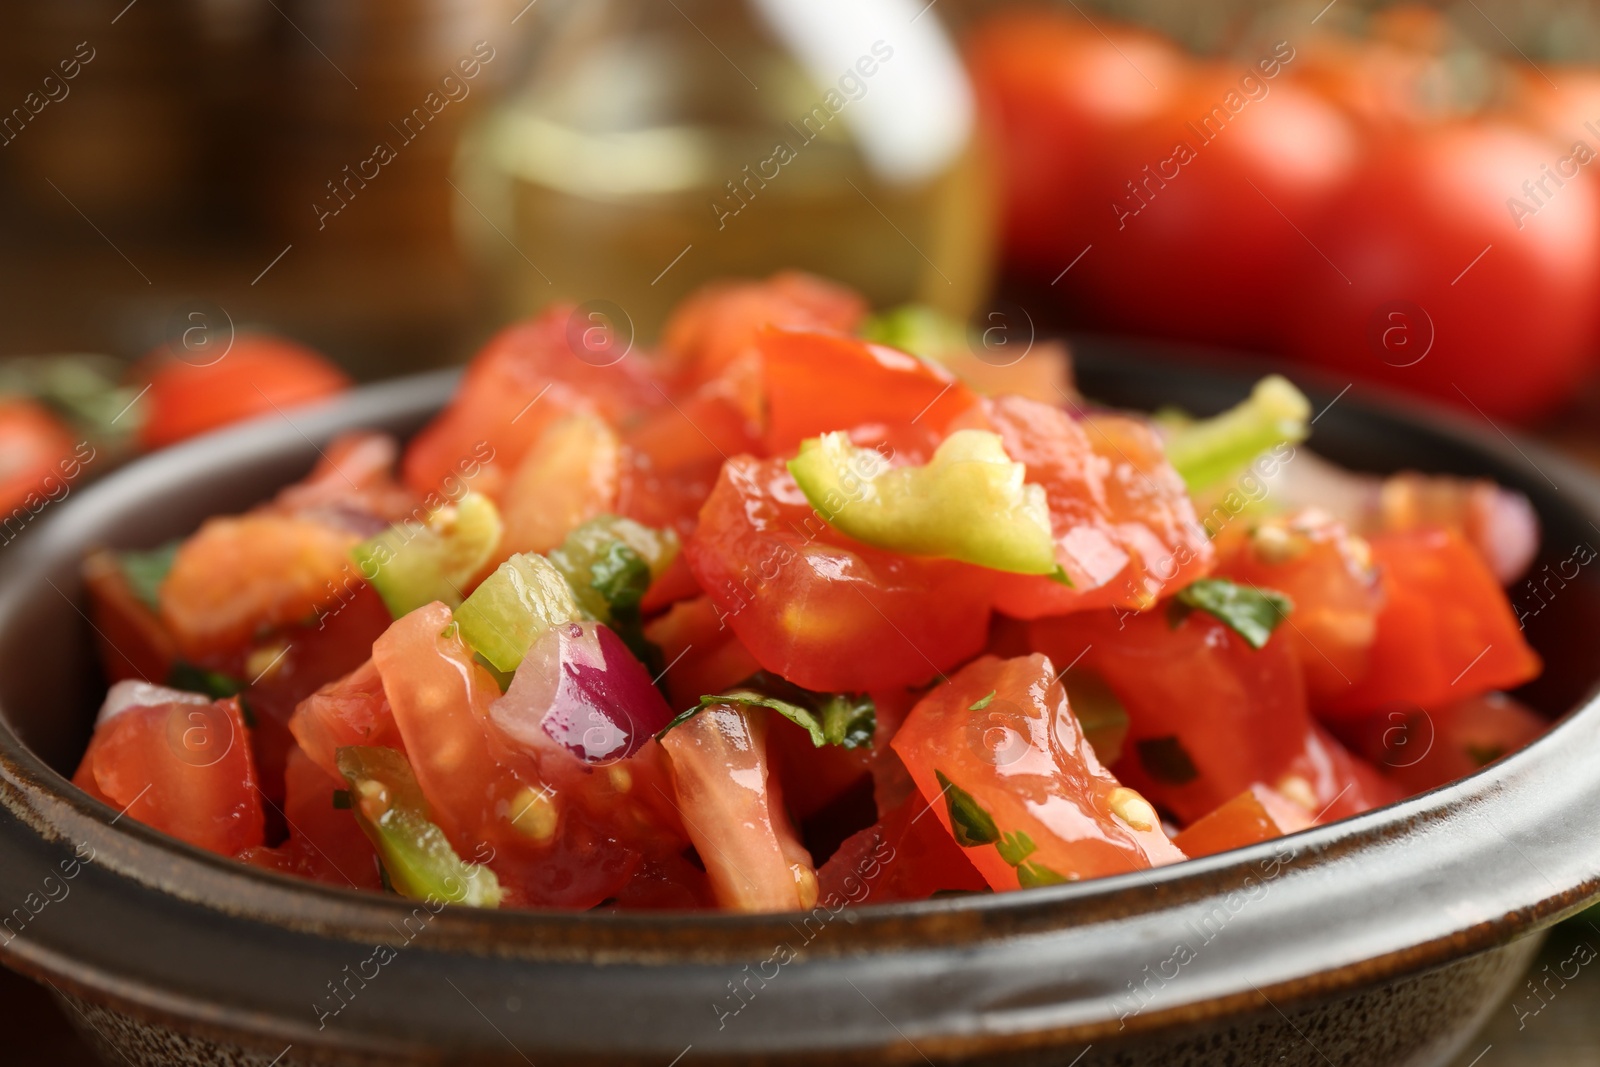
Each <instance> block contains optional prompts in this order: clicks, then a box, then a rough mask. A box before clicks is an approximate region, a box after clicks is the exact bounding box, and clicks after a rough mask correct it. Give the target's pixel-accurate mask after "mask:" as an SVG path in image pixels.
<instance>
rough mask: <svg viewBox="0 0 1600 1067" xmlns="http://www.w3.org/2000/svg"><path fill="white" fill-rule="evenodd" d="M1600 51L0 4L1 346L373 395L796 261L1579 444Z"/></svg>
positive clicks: (1108, 8) (1003, 7)
mask: <svg viewBox="0 0 1600 1067" xmlns="http://www.w3.org/2000/svg"><path fill="white" fill-rule="evenodd" d="M1596 58H1600V13H1597V12H1596V11H1595V10H1593V9H1591V8H1590V7H1588V6H1586V5H1557V4H1553V3H1538V4H1527V3H1520V4H1511V3H1503V2H1492V0H1461V2H1459V3H1446V4H1440V5H1437V6H1425V5H1418V4H1391V5H1385V4H1372V3H1358V2H1354V0H1335V2H1332V3H1327V2H1326V0H1311V2H1310V3H1307V4H1293V3H1290V4H1283V3H1251V2H1232V3H1211V4H1206V5H1193V4H1179V3H1166V2H1160V0H1149V2H1126V0H1123V2H1114V3H1093V4H1090V3H1083V4H1079V3H1075V2H1072V0H1067V2H1065V3H1060V4H1055V5H1051V4H1040V3H1034V4H1022V3H1005V2H1000V0H990V2H983V0H933V2H932V3H928V2H927V0H872V2H871V3H849V2H844V0H825V2H817V3H811V4H802V3H796V2H794V0H582V2H577V0H531V2H530V0H387V2H384V3H377V2H375V0H365V2H363V0H342V2H320V3H312V2H309V0H131V2H130V0H59V2H55V3H51V4H47V5H45V4H35V5H14V6H13V10H12V11H11V12H10V13H9V17H8V26H7V30H6V33H5V34H4V35H3V37H0V234H3V235H4V238H3V241H0V286H3V290H0V291H3V292H4V294H5V296H4V311H5V313H4V315H3V316H0V355H30V354H44V353H59V352H87V353H103V354H106V355H109V356H112V357H115V358H116V359H117V360H120V361H123V363H127V362H129V361H132V360H135V359H136V358H138V357H140V356H142V355H144V354H146V353H148V352H150V351H151V350H152V349H154V348H157V347H158V346H162V345H167V346H168V347H171V346H172V345H174V344H178V343H181V344H182V345H184V346H186V347H187V348H189V350H191V351H193V350H195V348H196V346H197V345H201V344H204V343H207V342H211V343H218V344H220V343H222V342H223V341H224V340H225V339H226V338H228V337H231V336H232V335H233V334H234V333H235V332H236V331H240V330H245V329H249V328H257V329H265V330H269V331H271V332H274V333H277V334H281V335H284V336H286V337H288V338H292V339H294V340H296V341H299V342H301V343H304V344H307V345H310V346H311V347H312V348H314V349H317V350H320V351H321V352H323V353H326V354H327V355H328V356H329V357H331V358H332V359H333V360H334V361H336V362H337V363H339V364H340V365H342V366H343V367H344V368H345V369H346V370H347V371H348V372H349V373H350V374H352V375H353V376H354V377H355V378H357V379H371V378H378V377H384V376H389V375H394V374H399V373H403V372H406V371H410V370H415V369H418V368H422V367H428V366H434V365H439V364H444V363H450V362H457V361H460V360H462V359H464V358H466V356H468V355H470V353H471V351H472V350H473V348H474V346H475V345H476V344H478V343H479V342H481V341H482V339H483V338H484V337H486V336H487V334H488V333H489V332H491V331H492V329H493V328H494V327H495V326H497V325H499V324H501V323H503V322H505V321H507V320H509V319H511V318H513V317H516V316H519V315H525V314H527V313H529V312H531V311H533V310H536V309H537V308H539V307H540V306H542V305H543V304H544V303H546V302H547V301H550V300H553V299H568V300H572V301H574V302H583V301H591V300H600V301H606V302H608V303H607V305H606V306H607V307H609V308H612V309H614V315H613V317H617V316H620V317H619V318H618V321H617V323H616V324H615V325H616V328H617V329H619V330H625V331H633V332H636V333H637V334H638V336H640V337H641V338H642V339H643V340H644V341H646V342H648V341H650V340H651V339H652V338H653V335H654V332H655V331H656V329H657V328H658V327H659V325H660V323H661V321H662V319H663V317H664V314H665V311H666V309H667V308H669V307H670V306H671V305H672V303H674V302H675V301H676V300H678V299H680V298H681V297H682V296H683V295H684V294H686V293H687V292H689V291H690V290H691V289H693V288H694V287H695V286H696V285H697V284H699V283H701V282H703V281H705V280H706V279H708V278H713V277H718V276H723V275H728V274H745V275H764V274H767V273H770V272H772V271H773V270H776V269H779V268H785V267H801V268H804V269H808V270H812V271H816V272H818V273H822V274H825V275H829V276H832V277H835V278H838V279H840V280H842V281H845V282H848V283H850V284H852V285H855V286H857V287H859V288H860V289H862V290H863V291H864V292H865V293H866V294H867V295H868V297H869V298H871V299H872V300H873V301H874V302H875V303H878V304H880V305H887V304H895V303H902V302H907V301H919V302H923V303H928V304H932V305H934V306H935V307H937V308H939V309H941V310H944V311H948V312H951V313H955V314H958V315H965V316H973V315H977V316H979V317H980V318H981V317H982V316H983V314H984V313H986V312H988V311H990V310H992V309H993V308H995V307H999V306H1002V305H1003V306H1005V307H1007V308H1010V309H1012V312H1013V315H1014V313H1015V311H1016V309H1019V308H1020V309H1022V310H1024V311H1025V313H1026V316H1027V318H1028V319H1030V320H1032V321H1033V324H1034V325H1035V326H1036V327H1038V328H1043V329H1058V328H1065V329H1089V330H1096V331H1110V332H1116V333H1124V334H1139V335H1152V336H1160V337H1167V338H1175V339H1179V340H1186V341H1198V342H1204V343H1209V344H1216V345H1222V346H1228V347H1235V348H1244V349H1249V350H1253V351H1257V352H1263V353H1267V354H1270V355H1273V356H1275V357H1280V358H1284V359H1287V360H1295V361H1301V362H1310V363H1315V364H1318V365H1321V366H1323V367H1325V368H1328V369H1329V371H1330V373H1331V374H1333V375H1334V376H1336V377H1341V376H1342V377H1347V378H1349V379H1351V380H1356V379H1360V378H1372V379H1376V380H1379V381H1383V382H1386V383H1388V384H1390V385H1393V386H1396V387H1399V388H1402V389H1414V390H1417V391H1419V392H1422V393H1424V394H1428V395H1432V396H1435V397H1437V398H1440V399H1442V400H1444V401H1445V402H1447V403H1452V404H1455V405H1456V406H1458V407H1463V408H1466V409H1468V410H1472V409H1474V408H1476V409H1477V410H1478V411H1479V412H1480V413H1482V414H1485V415H1488V416H1490V417H1493V418H1497V419H1498V418H1506V419H1510V420H1513V421H1521V422H1534V423H1536V424H1537V425H1539V426H1541V427H1543V428H1545V429H1546V430H1547V432H1551V433H1556V434H1558V435H1559V434H1565V433H1566V430H1567V428H1568V426H1569V425H1570V424H1571V423H1573V422H1574V421H1576V422H1577V423H1579V424H1581V423H1582V422H1583V421H1585V420H1584V419H1583V418H1581V417H1580V418H1577V419H1576V420H1574V416H1573V411H1574V409H1575V406H1578V405H1581V404H1582V403H1583V401H1584V397H1585V392H1586V390H1587V388H1588V386H1589V383H1590V379H1591V376H1592V375H1591V371H1592V368H1593V365H1594V362H1595V355H1596V349H1597V345H1596V336H1597V326H1600V320H1597V313H1596V311H1595V302H1594V301H1593V300H1592V299H1591V295H1592V294H1593V293H1595V292H1596V291H1597V286H1600V183H1597V182H1596V180H1595V178H1594V176H1593V175H1592V174H1591V171H1594V170H1596V169H1597V168H1596V167H1595V166H1593V165H1591V161H1592V159H1593V155H1594V152H1595V151H1596V150H1600V72H1597V71H1596V70H1595V69H1593V68H1592V67H1591V66H1590V65H1589V64H1590V63H1591V62H1593V61H1594V60H1595V59H1596ZM191 362H193V360H191ZM97 367H98V369H99V370H101V371H104V372H106V373H108V374H112V375H115V373H116V368H115V367H114V366H112V365H111V364H99V365H97ZM1512 368H1514V370H1515V373H1511V372H1510V371H1511V369H1512ZM11 377H12V379H13V384H12V385H11V386H10V388H11V389H12V390H13V391H16V390H18V389H22V390H24V391H26V390H27V389H29V388H34V389H38V388H40V387H38V386H29V385H27V384H26V383H24V384H22V385H18V384H16V382H17V381H18V380H20V379H21V378H25V377H27V376H26V375H23V376H18V375H16V374H13V375H12V376H11ZM34 377H37V375H36V374H35V375H34ZM137 418H138V415H137V412H135V413H134V414H133V415H132V416H130V417H129V418H128V420H127V421H126V422H125V423H124V424H123V425H124V426H131V425H134V424H135V423H136V421H137ZM1570 436H1575V437H1576V438H1577V440H1576V446H1577V447H1583V441H1582V435H1581V434H1577V435H1570Z"/></svg>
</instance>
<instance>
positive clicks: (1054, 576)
mask: <svg viewBox="0 0 1600 1067" xmlns="http://www.w3.org/2000/svg"><path fill="white" fill-rule="evenodd" d="M1045 577H1046V578H1048V579H1050V580H1051V581H1052V582H1055V583H1056V584H1057V585H1064V586H1066V587H1067V588H1068V589H1071V588H1073V585H1072V576H1071V575H1070V574H1068V573H1067V569H1066V568H1065V567H1063V566H1062V565H1061V564H1059V563H1057V564H1056V569H1055V570H1053V571H1051V572H1050V573H1049V574H1047V575H1045Z"/></svg>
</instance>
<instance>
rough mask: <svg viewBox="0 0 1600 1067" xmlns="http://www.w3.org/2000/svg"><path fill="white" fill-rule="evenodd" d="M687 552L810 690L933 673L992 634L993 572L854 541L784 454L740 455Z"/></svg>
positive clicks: (768, 652)
mask: <svg viewBox="0 0 1600 1067" xmlns="http://www.w3.org/2000/svg"><path fill="white" fill-rule="evenodd" d="M684 555H685V556H686V557H687V559H688V561H689V567H690V569H691V570H692V571H693V572H694V576H695V578H696V580H698V581H699V583H700V586H701V588H703V589H704V590H705V591H706V593H707V595H708V596H709V597H710V598H711V600H712V602H713V603H715V605H716V607H717V609H718V611H719V612H720V613H721V615H722V617H723V619H724V620H725V621H726V622H727V624H728V625H729V626H731V627H732V628H733V631H734V633H735V634H737V635H738V637H739V640H740V641H742V642H743V643H744V646H745V647H746V648H748V649H749V650H750V652H751V654H753V655H754V656H755V657H756V659H757V661H758V662H760V664H761V666H762V667H764V668H765V669H767V670H769V671H772V672H773V673H775V674H778V675H780V676H782V677H784V678H787V679H788V680H789V681H791V682H794V683H795V684H796V685H799V686H801V687H803V688H806V689H812V690H816V691H818V692H855V693H859V692H865V691H867V690H870V689H874V688H882V687H890V686H899V685H914V684H918V683H921V682H926V681H927V680H928V679H930V678H932V677H934V676H935V675H937V674H939V673H940V672H942V671H946V670H949V669H951V668H953V667H955V666H956V665H957V664H959V663H961V662H962V661H963V660H965V659H967V658H968V657H970V656H972V655H973V654H974V653H976V652H977V651H978V650H979V649H981V648H982V647H983V643H984V640H985V638H986V637H987V634H988V618H989V610H988V600H989V588H990V586H991V584H992V582H993V578H992V572H988V571H984V570H982V569H980V568H977V567H971V566H968V565H967V564H963V563H955V562H951V561H948V560H936V559H913V558H910V557H906V556H901V555H899V554H897V553H893V552H886V551H883V550H881V549H875V548H870V547H868V546H866V545H861V544H857V543H855V542H852V541H850V540H849V539H848V538H845V537H844V536H843V535H841V534H839V533H837V532H836V531H834V530H832V529H831V528H830V527H828V526H827V524H826V523H824V522H823V520H822V519H821V517H820V516H818V515H817V514H816V513H815V512H814V511H813V510H812V508H811V506H810V505H809V504H808V503H807V502H806V498H805V494H803V493H802V492H800V489H799V487H798V486H796V485H795V482H794V479H793V478H792V477H791V476H790V474H789V472H788V469H787V468H786V467H785V466H784V463H783V461H782V460H765V461H762V460H755V459H752V458H750V457H748V456H739V457H736V458H734V459H731V460H729V461H728V462H727V464H725V465H724V467H723V471H722V474H721V476H720V477H719V478H718V479H717V486H716V488H715V489H714V490H712V493H711V497H710V499H708V500H707V501H706V506H705V508H704V509H703V510H702V511H701V513H700V525H699V527H698V528H697V529H696V530H695V533H694V536H692V537H691V538H690V539H689V541H688V543H687V544H685V545H684ZM863 649H871V650H872V654H871V655H870V656H865V655H862V650H863Z"/></svg>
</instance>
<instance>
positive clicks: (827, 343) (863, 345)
mask: <svg viewBox="0 0 1600 1067" xmlns="http://www.w3.org/2000/svg"><path fill="white" fill-rule="evenodd" d="M756 347H757V349H758V350H759V351H760V353H761V358H762V360H763V362H764V365H765V368H766V376H767V428H766V436H765V441H764V443H765V446H766V450H767V454H768V455H773V456H786V455H789V454H792V453H793V452H794V451H795V449H797V448H799V447H800V442H801V441H804V440H805V439H806V438H808V437H816V436H818V435H819V434H824V433H829V432H832V431H834V430H849V429H852V428H855V427H861V426H881V427H883V428H884V433H883V435H882V436H883V437H884V439H885V440H887V441H888V442H889V443H890V444H891V445H892V446H893V447H895V449H896V451H906V450H908V449H909V450H910V451H912V452H913V454H914V458H913V459H912V462H921V461H922V460H924V459H926V458H927V457H926V456H925V455H916V453H922V452H925V451H926V450H927V449H928V446H929V442H930V441H935V442H936V441H937V440H938V438H939V437H940V436H942V435H943V432H944V431H945V430H946V429H948V428H949V427H950V426H951V424H952V423H953V422H955V421H956V420H957V419H958V418H960V417H962V416H963V415H966V414H968V413H971V412H975V411H976V410H977V408H978V396H977V394H976V393H974V392H973V391H972V390H971V389H969V388H968V387H967V386H965V385H963V384H962V383H961V382H959V381H957V380H956V378H955V376H954V375H952V374H951V373H950V372H949V371H946V370H945V369H943V368H942V367H939V366H938V365H937V364H934V363H930V362H929V361H927V360H924V359H920V358H918V357H917V356H913V355H908V354H907V353H905V352H901V351H900V350H899V349H895V348H889V347H888V346H886V345H878V344H873V343H872V342H870V341H863V340H861V339H859V338H855V337H846V336H843V335H840V334H828V333H800V332H797V331H793V330H777V329H769V330H766V331H764V332H763V333H762V334H761V335H760V337H759V338H758V339H757V341H756ZM841 383H849V384H848V387H845V388H841ZM858 443H864V442H858Z"/></svg>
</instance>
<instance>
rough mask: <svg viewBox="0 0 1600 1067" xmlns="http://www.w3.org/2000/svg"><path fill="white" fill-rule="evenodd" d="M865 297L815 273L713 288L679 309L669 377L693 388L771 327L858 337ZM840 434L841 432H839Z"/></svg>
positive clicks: (671, 325)
mask: <svg viewBox="0 0 1600 1067" xmlns="http://www.w3.org/2000/svg"><path fill="white" fill-rule="evenodd" d="M866 314H867V304H866V301H864V300H863V299H861V297H860V295H859V294H857V293H855V292H852V291H851V290H849V289H846V288H845V287H844V286H841V285H835V284H834V283H832V282H828V281H824V280H823V279H821V278H818V277H815V276H814V275H810V274H802V273H800V272H799V271H783V272H781V273H779V274H774V275H773V276H772V277H771V278H768V279H767V280H765V281H760V282H752V281H735V282H720V283H713V284H711V285H707V286H705V287H703V288H701V289H699V290H698V291H696V292H695V293H693V294H691V295H690V297H689V298H688V299H687V300H685V301H684V302H683V303H682V304H679V305H678V308H677V310H675V311H674V312H673V313H672V317H671V318H670V319H668V320H667V325H666V327H665V329H663V330H662V331H661V347H662V348H663V349H664V350H665V351H664V353H663V357H662V358H663V363H664V368H665V370H666V372H667V375H668V377H670V378H672V379H673V380H675V381H678V382H680V383H682V384H684V385H687V386H689V387H693V386H695V385H698V384H700V383H702V382H705V381H709V380H711V379H712V378H715V377H717V376H718V375H721V374H722V373H723V372H724V371H725V370H726V369H727V367H728V366H729V365H730V364H731V363H733V362H734V361H735V360H737V359H739V358H740V357H741V356H744V355H747V354H748V353H749V351H750V349H751V347H752V346H753V345H754V344H755V341H756V337H757V335H759V334H760V333H761V331H762V329H764V328H765V327H768V326H777V327H782V328H784V329H791V330H829V331H837V332H839V333H851V332H854V330H855V328H856V326H857V325H858V324H860V322H861V320H862V319H863V318H865V317H866ZM833 428H834V429H838V427H833Z"/></svg>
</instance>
